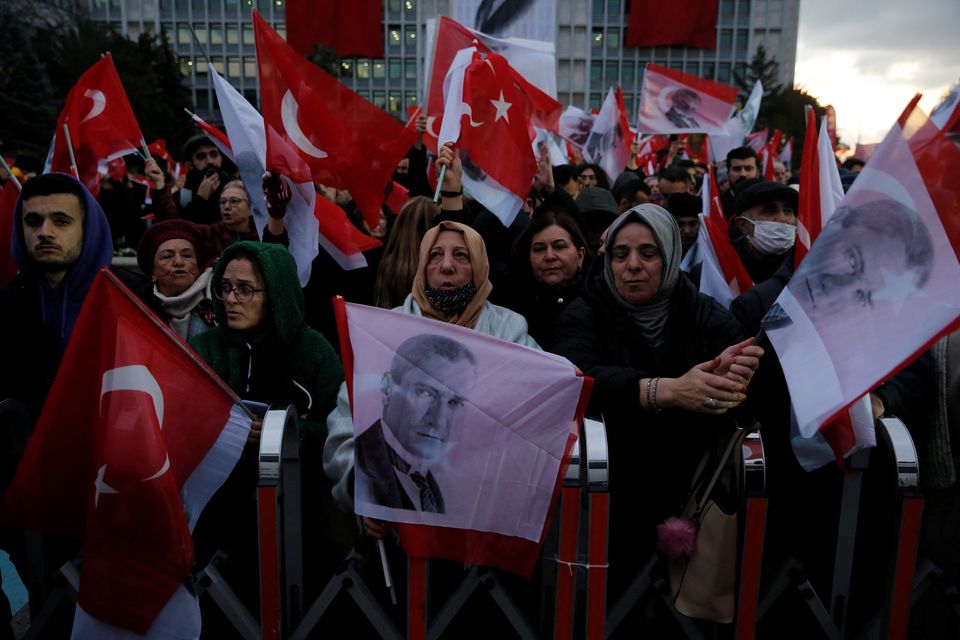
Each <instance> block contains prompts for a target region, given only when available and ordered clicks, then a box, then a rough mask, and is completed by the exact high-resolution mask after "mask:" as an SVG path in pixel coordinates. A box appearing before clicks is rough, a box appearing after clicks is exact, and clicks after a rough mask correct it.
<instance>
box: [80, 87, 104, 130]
mask: <svg viewBox="0 0 960 640" xmlns="http://www.w3.org/2000/svg"><path fill="white" fill-rule="evenodd" d="M83 95H84V96H85V97H87V98H90V99H91V100H93V106H92V107H90V111H89V112H88V113H87V115H86V116H84V118H83V120H81V121H80V124H83V123H84V122H86V121H87V120H92V119H93V118H96V117H97V116H98V115H100V114H101V113H103V110H104V109H106V108H107V96H105V95H103V91H98V90H97V89H87V90H86V91H84V92H83Z"/></svg>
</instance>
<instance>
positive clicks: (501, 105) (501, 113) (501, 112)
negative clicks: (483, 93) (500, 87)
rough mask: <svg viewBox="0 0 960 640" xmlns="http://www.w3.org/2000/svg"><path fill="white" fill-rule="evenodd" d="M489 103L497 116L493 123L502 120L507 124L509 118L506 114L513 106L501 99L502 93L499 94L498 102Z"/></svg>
mask: <svg viewBox="0 0 960 640" xmlns="http://www.w3.org/2000/svg"><path fill="white" fill-rule="evenodd" d="M488 95H489V94H488ZM490 102H492V103H493V106H494V107H495V108H496V110H497V114H496V115H495V116H494V118H493V121H494V122H496V121H497V120H499V119H500V118H503V119H504V120H506V121H507V122H510V116H509V115H508V114H507V110H508V109H509V108H510V107H512V106H513V103H512V102H507V101H506V100H504V99H503V91H501V92H500V99H499V100H491V101H490Z"/></svg>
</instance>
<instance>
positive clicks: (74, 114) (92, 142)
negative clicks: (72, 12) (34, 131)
mask: <svg viewBox="0 0 960 640" xmlns="http://www.w3.org/2000/svg"><path fill="white" fill-rule="evenodd" d="M64 125H66V127H67V129H68V130H69V131H70V142H71V143H72V146H73V154H74V156H75V157H76V160H77V172H78V173H79V175H78V176H77V178H78V179H79V180H80V181H81V182H83V184H84V185H86V187H87V189H89V190H90V193H92V194H94V195H96V194H97V193H98V192H99V190H100V176H99V174H98V172H97V164H98V163H99V162H101V161H104V160H111V159H113V158H114V157H117V156H121V155H126V154H128V153H132V152H133V151H134V150H135V149H136V148H137V147H138V146H139V145H140V141H141V139H142V138H143V136H142V134H141V133H140V125H139V124H137V119H136V118H135V117H134V115H133V109H132V108H131V107H130V101H129V100H127V94H126V92H125V91H124V90H123V84H122V83H121V82H120V76H119V75H117V68H116V67H115V66H114V65H113V58H112V57H111V56H110V54H109V53H108V54H107V55H105V56H103V57H102V58H100V60H99V61H98V62H97V63H96V64H95V65H93V66H92V67H90V68H89V69H87V71H86V72H84V74H83V75H82V76H80V79H79V80H77V84H75V85H73V88H72V89H70V93H68V94H67V101H66V103H65V104H64V106H63V111H61V112H60V117H59V118H58V119H57V129H56V131H55V132H54V136H55V138H54V143H53V155H52V157H51V160H50V171H60V172H63V173H73V169H72V165H71V162H70V151H69V150H68V148H67V138H66V134H65V133H64Z"/></svg>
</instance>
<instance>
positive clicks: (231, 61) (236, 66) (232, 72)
mask: <svg viewBox="0 0 960 640" xmlns="http://www.w3.org/2000/svg"><path fill="white" fill-rule="evenodd" d="M227 77H229V78H239V77H240V58H236V57H230V58H227Z"/></svg>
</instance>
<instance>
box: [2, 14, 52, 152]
mask: <svg viewBox="0 0 960 640" xmlns="http://www.w3.org/2000/svg"><path fill="white" fill-rule="evenodd" d="M53 96H54V92H53V88H52V87H51V84H50V81H49V79H48V77H47V74H46V66H45V65H44V64H43V62H42V61H41V60H40V59H39V58H38V57H37V54H36V48H35V47H34V46H33V38H32V36H31V32H30V30H29V29H27V28H25V25H23V24H22V23H21V21H20V18H19V13H18V12H16V11H14V10H13V9H12V8H11V7H9V6H5V5H4V4H3V3H0V152H2V153H3V154H4V155H12V156H15V157H17V158H18V162H20V165H21V166H27V165H31V164H32V165H34V166H36V165H37V164H40V163H42V161H43V159H44V158H45V157H46V154H47V150H48V149H49V147H50V138H51V136H52V135H53V130H54V128H55V126H56V122H57V107H56V106H55V104H54V103H55V100H54V97H53ZM29 159H32V160H33V162H30V161H29Z"/></svg>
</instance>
